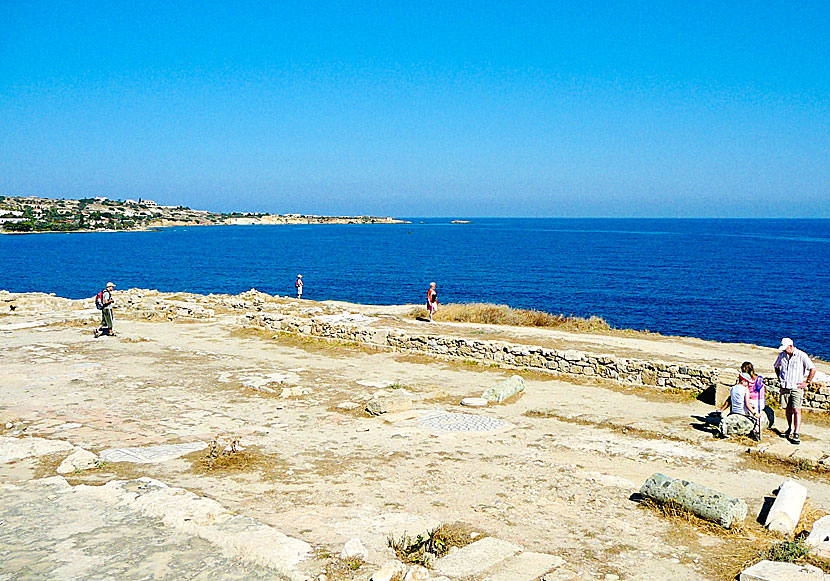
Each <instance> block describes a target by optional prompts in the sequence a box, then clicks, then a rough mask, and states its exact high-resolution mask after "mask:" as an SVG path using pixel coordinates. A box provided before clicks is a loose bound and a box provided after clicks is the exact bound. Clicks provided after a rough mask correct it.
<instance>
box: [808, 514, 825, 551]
mask: <svg viewBox="0 0 830 581" xmlns="http://www.w3.org/2000/svg"><path fill="white" fill-rule="evenodd" d="M804 542H805V543H807V544H808V545H810V546H811V547H815V549H816V552H818V553H820V554H821V555H823V556H825V557H830V515H825V516H823V517H821V518H820V519H818V520H817V521H816V522H814V523H813V528H812V529H811V530H810V535H809V536H808V537H807V539H806V540H805V541H804Z"/></svg>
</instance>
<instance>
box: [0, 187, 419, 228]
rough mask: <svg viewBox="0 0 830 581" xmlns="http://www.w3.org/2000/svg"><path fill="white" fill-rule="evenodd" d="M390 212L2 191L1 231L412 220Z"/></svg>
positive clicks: (369, 222) (364, 222) (358, 222)
mask: <svg viewBox="0 0 830 581" xmlns="http://www.w3.org/2000/svg"><path fill="white" fill-rule="evenodd" d="M408 223H409V222H407V221H406V220H399V219H397V218H392V217H388V216H383V217H382V216H319V215H311V214H264V213H255V212H232V213H217V212H208V211H207V210H193V209H191V208H187V207H185V206H163V205H159V204H157V203H156V202H154V201H153V200H142V199H140V198H139V199H138V200H129V199H128V200H111V199H109V198H105V197H101V196H99V197H96V198H81V199H78V200H74V199H56V198H39V197H35V196H29V197H8V196H0V233H2V234H37V233H61V232H63V233H89V232H141V231H151V230H157V229H159V228H170V227H175V226H246V225H286V224H408Z"/></svg>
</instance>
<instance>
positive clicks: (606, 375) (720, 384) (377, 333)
mask: <svg viewBox="0 0 830 581" xmlns="http://www.w3.org/2000/svg"><path fill="white" fill-rule="evenodd" d="M245 317H246V320H247V321H248V322H249V323H251V324H255V325H257V326H261V327H265V328H267V329H270V330H274V331H284V332H290V333H300V334H304V335H310V336H314V337H321V338H325V339H337V340H341V341H352V342H358V343H366V344H371V345H378V346H381V347H387V348H392V349H395V350H399V351H410V352H416V353H423V354H427V355H433V356H443V357H450V358H459V359H473V360H476V361H484V362H492V363H495V364H499V365H506V366H510V367H520V368H527V369H538V370H542V371H547V372H551V373H554V374H559V375H564V376H568V377H592V378H599V379H605V380H610V381H615V382H617V383H621V384H628V385H646V386H653V387H656V388H658V389H667V388H675V389H685V390H692V391H694V392H697V393H700V392H702V391H704V390H706V389H710V388H711V389H714V390H715V392H716V393H718V394H720V393H722V392H728V390H729V388H730V387H731V386H733V385H735V384H736V383H737V382H738V372H737V370H734V369H718V368H714V367H709V366H705V365H702V366H693V365H685V364H680V363H669V362H664V361H651V360H645V359H631V358H623V357H617V356H614V355H602V354H595V353H586V352H582V351H573V350H564V351H561V350H558V349H549V348H546V347H538V346H532V345H521V344H516V343H505V342H501V341H482V340H475V339H465V338H462V337H446V336H440V335H427V334H424V335H409V334H407V333H404V332H403V331H401V330H399V329H382V328H365V327H360V326H353V325H348V324H344V323H340V324H332V323H328V322H323V321H319V320H315V319H313V318H312V319H306V318H300V317H290V316H284V315H279V314H274V313H248V314H246V316H245ZM764 384H765V385H766V387H767V399H769V398H772V397H776V398H777V397H778V393H779V390H780V388H781V385H780V382H779V381H778V379H777V378H775V377H772V378H767V377H765V378H764ZM716 397H717V396H716ZM804 405H805V406H806V407H811V408H815V409H822V410H830V386H826V385H822V384H818V383H812V384H810V385H809V386H808V388H807V392H806V394H805V402H804Z"/></svg>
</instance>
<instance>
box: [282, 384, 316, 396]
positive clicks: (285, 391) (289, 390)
mask: <svg viewBox="0 0 830 581" xmlns="http://www.w3.org/2000/svg"><path fill="white" fill-rule="evenodd" d="M309 393H311V388H309V387H300V386H299V385H297V386H294V387H284V388H282V391H281V392H280V397H281V398H283V399H287V398H289V397H300V396H301V395H308V394H309Z"/></svg>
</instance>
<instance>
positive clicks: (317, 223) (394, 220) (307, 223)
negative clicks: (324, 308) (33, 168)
mask: <svg viewBox="0 0 830 581" xmlns="http://www.w3.org/2000/svg"><path fill="white" fill-rule="evenodd" d="M411 223H412V222H410V221H408V220H399V219H397V218H391V219H390V221H383V222H381V221H378V222H371V221H367V222H361V221H347V220H346V219H344V220H343V221H337V220H332V221H296V222H242V223H238V224H227V223H223V224H198V223H191V222H185V223H181V224H153V225H150V226H143V227H141V228H123V229H117V230H114V229H111V228H95V229H82V230H37V231H32V232H11V231H6V230H0V234H12V235H14V234H20V235H27V234H94V233H96V232H100V233H108V234H110V233H118V232H155V231H158V230H161V229H163V228H180V227H190V226H194V227H195V226H200V227H202V226H335V225H346V224H358V225H364V226H379V225H386V224H411Z"/></svg>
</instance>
